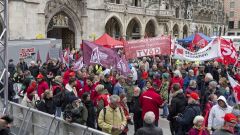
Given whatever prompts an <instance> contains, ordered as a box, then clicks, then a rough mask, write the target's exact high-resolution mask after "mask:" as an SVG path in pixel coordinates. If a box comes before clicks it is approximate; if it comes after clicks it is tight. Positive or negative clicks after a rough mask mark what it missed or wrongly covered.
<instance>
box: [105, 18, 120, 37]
mask: <svg viewBox="0 0 240 135" xmlns="http://www.w3.org/2000/svg"><path fill="white" fill-rule="evenodd" d="M105 32H106V33H107V34H108V35H110V36H111V37H113V38H120V37H122V24H121V23H120V22H119V21H118V19H117V18H116V17H111V18H110V19H109V20H108V21H107V23H106V25H105Z"/></svg>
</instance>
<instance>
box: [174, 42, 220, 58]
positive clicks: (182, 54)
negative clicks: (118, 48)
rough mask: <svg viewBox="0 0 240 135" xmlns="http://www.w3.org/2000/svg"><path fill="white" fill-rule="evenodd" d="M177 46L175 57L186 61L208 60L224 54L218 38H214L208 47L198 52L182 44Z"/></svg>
mask: <svg viewBox="0 0 240 135" xmlns="http://www.w3.org/2000/svg"><path fill="white" fill-rule="evenodd" d="M175 47H176V48H175V51H174V55H173V59H180V60H186V61H208V60H212V59H215V58H218V57H221V56H222V55H221V51H220V45H219V39H218V38H216V39H214V40H213V41H212V42H211V43H209V44H208V45H207V46H206V47H204V48H202V49H200V50H199V51H197V52H191V51H189V50H187V49H185V48H183V47H182V46H181V45H176V46H175Z"/></svg>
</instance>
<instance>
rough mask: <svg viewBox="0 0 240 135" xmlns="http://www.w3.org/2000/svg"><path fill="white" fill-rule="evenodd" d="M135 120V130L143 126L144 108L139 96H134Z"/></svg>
mask: <svg viewBox="0 0 240 135" xmlns="http://www.w3.org/2000/svg"><path fill="white" fill-rule="evenodd" d="M133 114H134V115H133V116H134V117H133V121H134V130H135V132H136V131H137V130H138V129H139V128H141V127H142V126H143V120H142V108H141V107H140V103H139V97H133Z"/></svg>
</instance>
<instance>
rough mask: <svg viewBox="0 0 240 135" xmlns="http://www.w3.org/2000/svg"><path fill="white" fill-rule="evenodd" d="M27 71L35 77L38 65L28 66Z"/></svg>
mask: <svg viewBox="0 0 240 135" xmlns="http://www.w3.org/2000/svg"><path fill="white" fill-rule="evenodd" d="M29 71H30V72H31V75H32V76H33V77H34V78H36V77H37V75H38V74H39V67H38V66H30V67H29Z"/></svg>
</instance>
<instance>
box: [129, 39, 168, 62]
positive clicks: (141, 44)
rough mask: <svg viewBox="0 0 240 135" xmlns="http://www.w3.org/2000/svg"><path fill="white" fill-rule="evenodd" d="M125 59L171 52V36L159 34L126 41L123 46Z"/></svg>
mask: <svg viewBox="0 0 240 135" xmlns="http://www.w3.org/2000/svg"><path fill="white" fill-rule="evenodd" d="M124 49H125V55H126V58H127V59H132V58H137V57H145V56H155V55H170V54H171V38H170V37H169V36H161V37H154V38H145V39H139V40H132V41H128V43H127V44H126V45H125V46H124Z"/></svg>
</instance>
